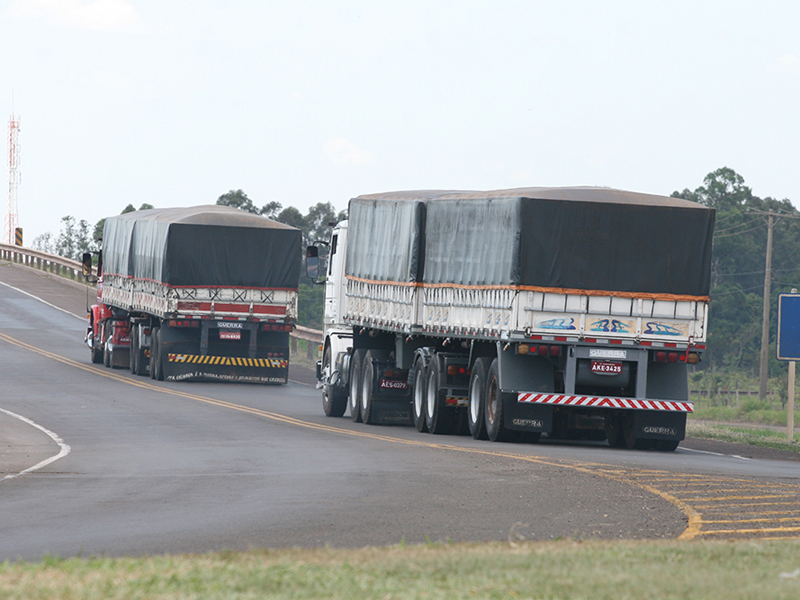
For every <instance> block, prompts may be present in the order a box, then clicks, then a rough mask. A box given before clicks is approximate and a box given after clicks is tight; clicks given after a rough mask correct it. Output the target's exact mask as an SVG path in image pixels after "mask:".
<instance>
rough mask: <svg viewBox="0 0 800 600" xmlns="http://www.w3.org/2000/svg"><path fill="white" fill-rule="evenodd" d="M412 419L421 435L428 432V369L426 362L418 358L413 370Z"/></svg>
mask: <svg viewBox="0 0 800 600" xmlns="http://www.w3.org/2000/svg"><path fill="white" fill-rule="evenodd" d="M410 380H411V385H412V386H413V389H412V396H411V418H412V420H413V421H414V427H416V428H417V431H419V432H420V433H425V432H426V431H428V426H427V424H426V423H425V396H426V392H425V382H426V381H427V369H426V368H425V360H424V359H423V358H422V357H421V356H418V357H417V360H416V361H415V362H414V367H413V368H412V370H411V376H410Z"/></svg>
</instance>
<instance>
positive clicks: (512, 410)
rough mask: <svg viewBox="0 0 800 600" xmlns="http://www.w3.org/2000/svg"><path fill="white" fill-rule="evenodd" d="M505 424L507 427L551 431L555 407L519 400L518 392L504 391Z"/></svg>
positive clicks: (519, 429)
mask: <svg viewBox="0 0 800 600" xmlns="http://www.w3.org/2000/svg"><path fill="white" fill-rule="evenodd" d="M503 415H504V418H503V425H504V426H505V428H506V429H513V430H516V431H531V432H535V433H550V431H551V430H552V428H553V407H552V406H549V405H547V404H529V403H523V402H518V401H517V394H516V393H508V392H504V393H503Z"/></svg>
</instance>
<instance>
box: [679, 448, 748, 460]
mask: <svg viewBox="0 0 800 600" xmlns="http://www.w3.org/2000/svg"><path fill="white" fill-rule="evenodd" d="M681 450H686V451H687V452H697V453H699V454H713V455H714V456H728V457H730V458H738V459H739V460H755V459H753V458H747V457H746V456H739V455H738V454H720V453H719V452H709V451H708V450H695V449H694V448H684V447H682V446H681Z"/></svg>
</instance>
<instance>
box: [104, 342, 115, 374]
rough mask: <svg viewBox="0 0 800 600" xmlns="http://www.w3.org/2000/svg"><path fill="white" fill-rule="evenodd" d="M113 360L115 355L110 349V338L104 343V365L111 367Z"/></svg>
mask: <svg viewBox="0 0 800 600" xmlns="http://www.w3.org/2000/svg"><path fill="white" fill-rule="evenodd" d="M109 337H110V336H109ZM113 361H114V357H113V355H112V353H111V350H110V349H109V343H108V340H106V341H105V342H104V343H103V366H104V367H108V368H109V369H110V368H111V365H112V364H113Z"/></svg>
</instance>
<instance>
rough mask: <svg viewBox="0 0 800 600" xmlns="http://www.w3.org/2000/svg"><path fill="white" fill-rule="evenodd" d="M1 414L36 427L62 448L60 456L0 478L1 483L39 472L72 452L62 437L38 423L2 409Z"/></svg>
mask: <svg viewBox="0 0 800 600" xmlns="http://www.w3.org/2000/svg"><path fill="white" fill-rule="evenodd" d="M0 412H3V413H5V414H7V415H8V416H10V417H14V418H15V419H19V420H20V421H22V422H23V423H27V424H28V425H30V426H32V427H35V428H36V429H38V430H40V431H42V432H44V433H46V434H47V435H48V436H50V438H51V439H52V440H53V441H54V442H55V443H56V444H58V445H59V447H60V448H61V451H60V452H59V453H58V454H56V455H55V456H51V457H50V458H48V459H45V460H43V461H42V462H40V463H39V464H36V465H33V466H32V467H30V468H29V469H25V470H24V471H20V472H19V473H14V474H12V475H6V476H5V477H3V478H0V482H2V481H6V480H7V479H14V478H15V477H19V476H20V475H25V474H27V473H31V472H33V471H38V470H39V469H41V468H42V467H46V466H47V465H49V464H50V463H53V462H55V461H57V460H58V459H59V458H64V457H65V456H66V455H67V454H69V453H70V451H71V450H72V448H70V447H69V446H68V445H67V444H65V443H64V440H62V439H61V438H60V437H58V435H57V434H55V433H53V432H52V431H50V430H49V429H46V428H44V427H42V426H41V425H39V424H38V423H35V422H33V421H31V420H30V419H28V418H26V417H23V416H22V415H18V414H16V413H13V412H11V411H10V410H6V409H4V408H0Z"/></svg>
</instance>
